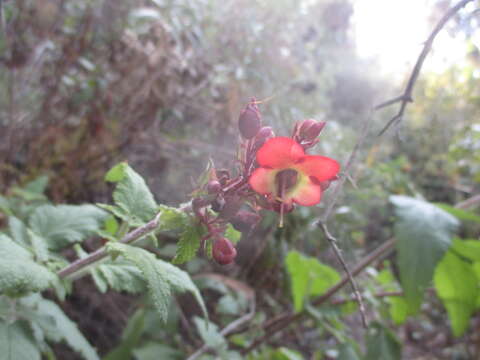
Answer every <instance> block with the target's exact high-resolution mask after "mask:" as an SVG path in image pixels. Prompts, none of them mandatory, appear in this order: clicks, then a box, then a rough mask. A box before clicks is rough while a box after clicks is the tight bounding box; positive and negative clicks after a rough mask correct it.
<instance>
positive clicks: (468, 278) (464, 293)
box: [434, 251, 479, 336]
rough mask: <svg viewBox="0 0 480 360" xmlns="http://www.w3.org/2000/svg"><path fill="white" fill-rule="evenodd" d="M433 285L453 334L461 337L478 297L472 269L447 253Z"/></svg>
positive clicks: (438, 267) (440, 264)
mask: <svg viewBox="0 0 480 360" xmlns="http://www.w3.org/2000/svg"><path fill="white" fill-rule="evenodd" d="M434 284H435V289H436V291H437V294H438V296H439V297H440V299H441V300H442V302H443V304H444V305H445V308H446V309H447V312H448V317H449V318H450V322H451V324H452V329H453V334H454V335H455V336H460V335H462V334H463V333H464V332H465V330H467V328H468V325H469V321H470V316H471V315H472V314H473V311H474V310H475V306H476V301H477V297H478V295H479V290H478V286H477V277H476V275H475V271H474V269H473V267H472V266H471V265H470V264H469V263H467V262H465V261H463V260H461V259H460V258H459V257H458V256H456V255H455V254H454V253H453V252H451V251H449V252H447V253H446V254H445V256H444V257H443V259H442V261H440V263H439V264H438V266H437V268H436V270H435V276H434Z"/></svg>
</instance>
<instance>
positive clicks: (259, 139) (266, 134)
mask: <svg viewBox="0 0 480 360" xmlns="http://www.w3.org/2000/svg"><path fill="white" fill-rule="evenodd" d="M274 136H275V133H274V132H273V129H272V128H271V127H270V126H264V127H262V128H261V129H260V130H259V131H258V134H257V136H256V137H255V145H254V148H255V149H258V148H260V147H261V146H262V145H263V144H264V143H265V141H267V140H268V139H270V138H272V137H274Z"/></svg>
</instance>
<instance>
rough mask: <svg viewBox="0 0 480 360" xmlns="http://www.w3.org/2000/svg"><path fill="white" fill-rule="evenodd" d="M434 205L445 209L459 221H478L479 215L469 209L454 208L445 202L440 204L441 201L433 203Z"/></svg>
mask: <svg viewBox="0 0 480 360" xmlns="http://www.w3.org/2000/svg"><path fill="white" fill-rule="evenodd" d="M435 205H437V206H438V207H439V208H441V209H443V210H445V211H446V212H448V213H450V214H452V215H453V216H455V217H456V218H457V219H459V220H461V221H474V222H476V223H480V216H479V215H477V214H475V213H473V212H471V211H468V210H464V209H459V208H456V207H453V206H450V205H447V204H442V203H439V204H435Z"/></svg>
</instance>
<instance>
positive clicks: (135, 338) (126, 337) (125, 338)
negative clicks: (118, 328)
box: [102, 309, 145, 360]
mask: <svg viewBox="0 0 480 360" xmlns="http://www.w3.org/2000/svg"><path fill="white" fill-rule="evenodd" d="M144 328H145V310H144V309H139V310H137V311H136V312H135V314H133V316H132V317H130V319H129V320H128V323H127V326H126V328H125V330H124V331H123V334H122V342H121V344H120V345H119V346H117V347H116V348H115V349H113V350H112V351H110V352H109V353H108V354H107V355H106V356H104V357H103V358H102V360H130V359H131V358H132V351H133V349H134V348H135V347H136V346H138V343H139V341H140V339H141V336H142V333H143V330H144Z"/></svg>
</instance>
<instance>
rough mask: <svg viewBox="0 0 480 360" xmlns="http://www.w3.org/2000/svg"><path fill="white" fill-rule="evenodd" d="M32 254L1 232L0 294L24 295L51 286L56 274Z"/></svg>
mask: <svg viewBox="0 0 480 360" xmlns="http://www.w3.org/2000/svg"><path fill="white" fill-rule="evenodd" d="M32 258H33V256H32V254H31V253H30V252H29V251H27V250H26V249H24V248H23V247H21V246H20V245H18V244H17V243H15V242H13V240H12V239H10V238H9V237H8V236H6V235H2V234H0V259H2V261H0V274H1V276H0V294H9V295H11V296H18V295H23V294H25V293H28V292H32V291H42V290H45V289H46V288H48V287H50V286H51V285H52V284H53V282H54V281H55V279H56V276H55V274H53V273H52V272H51V271H49V270H48V269H47V268H46V267H44V266H41V265H39V264H37V263H36V262H34V261H33V260H32Z"/></svg>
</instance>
